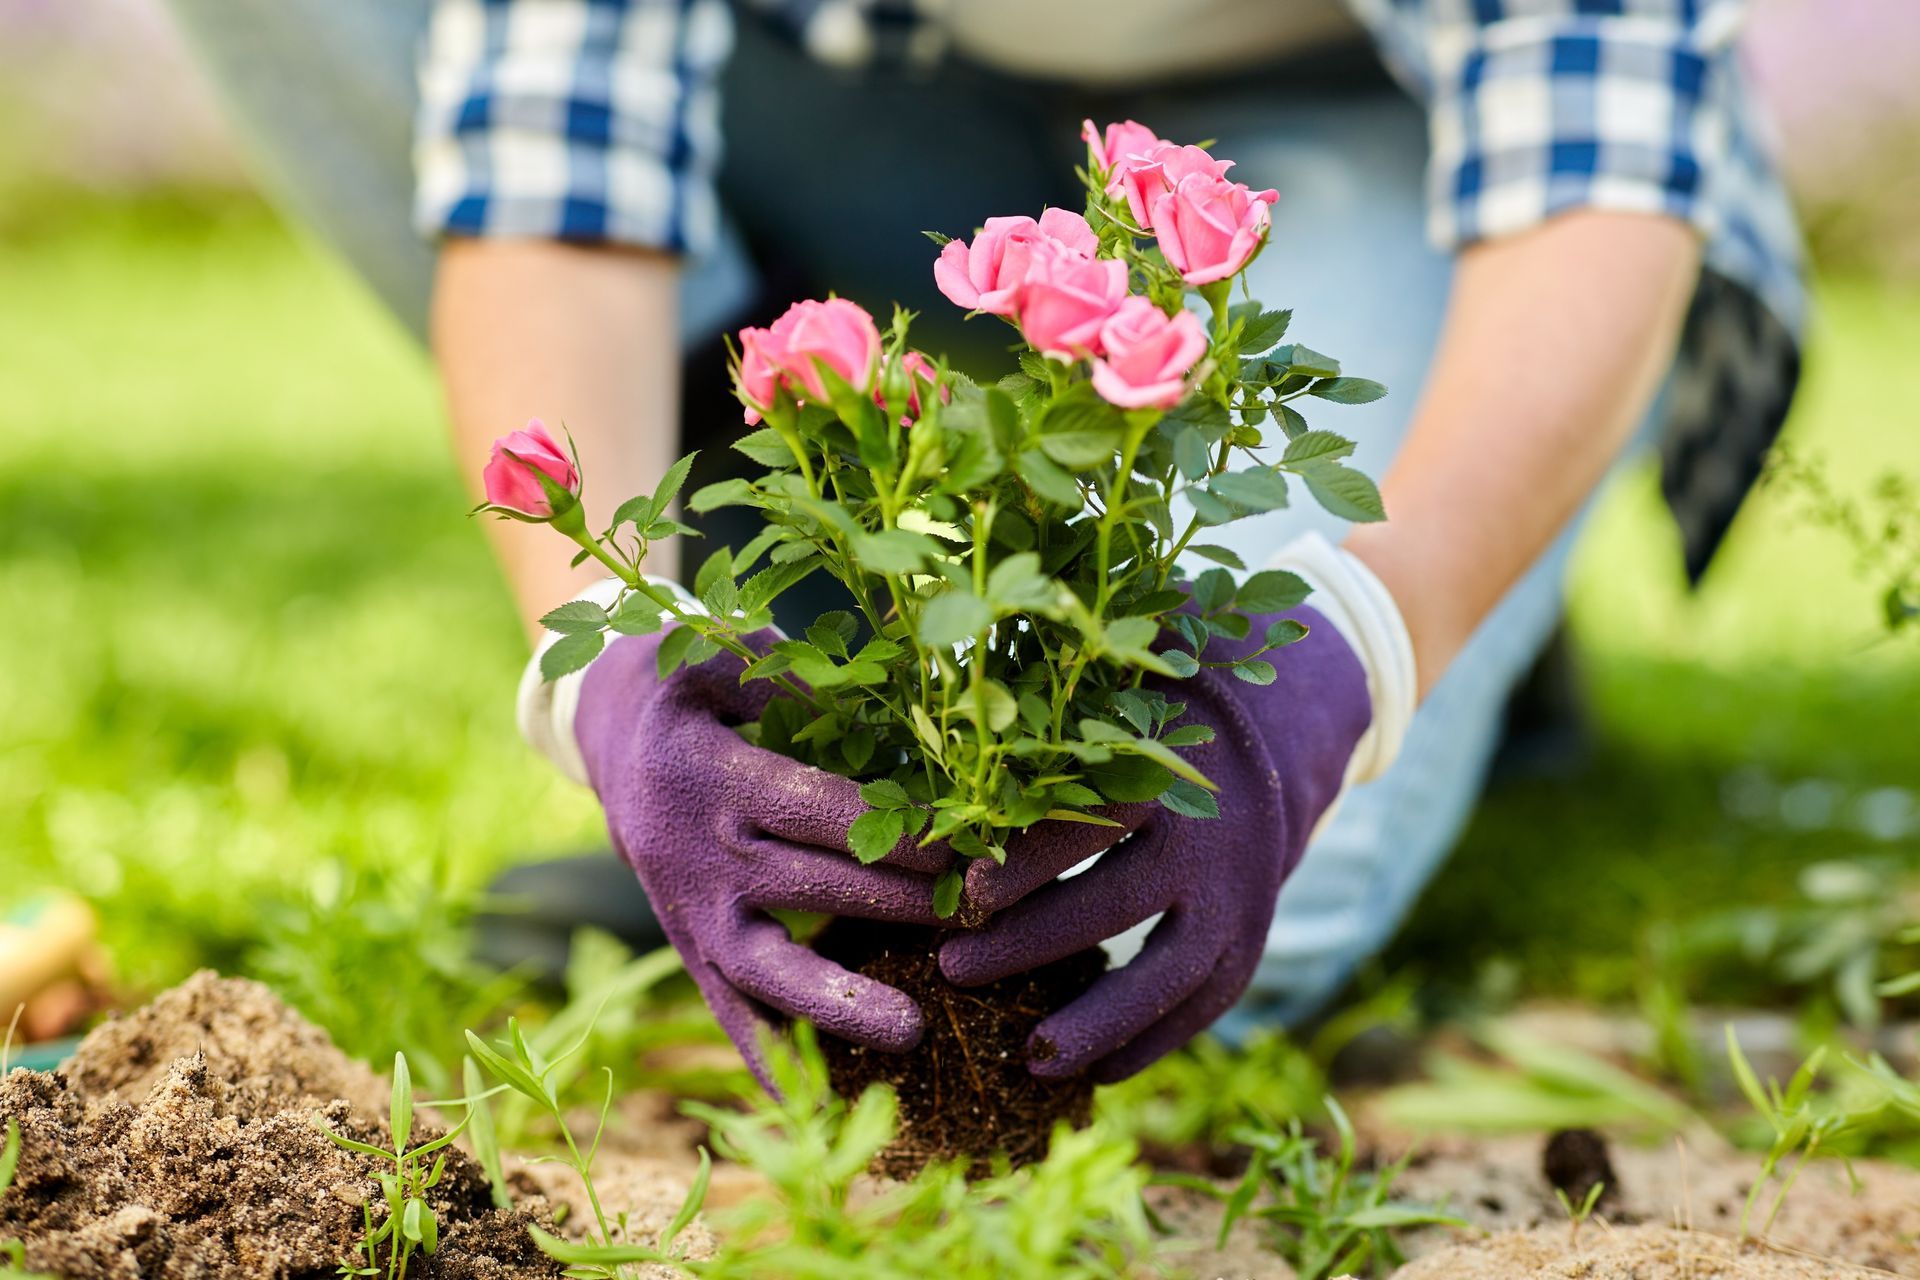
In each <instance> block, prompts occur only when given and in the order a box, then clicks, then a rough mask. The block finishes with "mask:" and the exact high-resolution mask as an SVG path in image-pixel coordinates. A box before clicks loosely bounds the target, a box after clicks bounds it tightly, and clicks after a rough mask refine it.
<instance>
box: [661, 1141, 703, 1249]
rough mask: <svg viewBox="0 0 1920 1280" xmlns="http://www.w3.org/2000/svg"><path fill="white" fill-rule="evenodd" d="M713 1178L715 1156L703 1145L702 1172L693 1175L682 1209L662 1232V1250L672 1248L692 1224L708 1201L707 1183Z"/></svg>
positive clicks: (681, 1204) (701, 1150)
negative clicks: (695, 1216)
mask: <svg viewBox="0 0 1920 1280" xmlns="http://www.w3.org/2000/svg"><path fill="white" fill-rule="evenodd" d="M712 1178H713V1157H712V1156H709V1155H708V1154H707V1149H706V1148H705V1147H701V1148H700V1172H698V1173H696V1174H694V1175H693V1185H692V1186H690V1187H688V1188H687V1198H686V1199H685V1200H682V1201H681V1202H680V1211H679V1212H678V1213H676V1214H674V1215H673V1221H672V1222H669V1223H668V1224H667V1229H666V1230H665V1231H662V1232H661V1233H660V1250H661V1252H663V1253H664V1252H666V1251H667V1250H669V1249H672V1248H673V1242H674V1240H675V1239H677V1238H678V1237H679V1235H680V1233H681V1232H682V1231H685V1230H686V1229H687V1227H688V1226H689V1225H691V1224H692V1222H693V1218H694V1215H695V1214H697V1213H699V1212H700V1206H701V1205H703V1204H705V1203H706V1201H707V1184H708V1182H710V1181H711V1180H712Z"/></svg>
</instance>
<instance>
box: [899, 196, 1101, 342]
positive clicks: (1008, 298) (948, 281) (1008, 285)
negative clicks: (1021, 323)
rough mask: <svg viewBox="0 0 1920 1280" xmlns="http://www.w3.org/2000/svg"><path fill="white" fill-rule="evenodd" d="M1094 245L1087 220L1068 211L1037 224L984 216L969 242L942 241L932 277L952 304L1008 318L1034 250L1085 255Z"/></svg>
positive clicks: (1017, 303)
mask: <svg viewBox="0 0 1920 1280" xmlns="http://www.w3.org/2000/svg"><path fill="white" fill-rule="evenodd" d="M1099 247H1100V238H1099V237H1098V236H1096V235H1094V233H1093V228H1092V227H1090V226H1088V225H1087V220H1086V219H1085V218H1083V217H1081V216H1080V215H1079V214H1077V213H1074V212H1073V211H1072V210H1070V209H1048V210H1047V211H1046V212H1045V213H1043V214H1041V215H1040V220H1039V221H1038V222H1035V221H1034V220H1033V219H1032V218H1029V217H1025V216H1020V217H1012V218H988V219H987V222H986V225H985V226H983V227H981V228H980V234H979V235H977V236H975V237H974V238H973V243H971V244H968V243H967V242H966V241H964V240H949V241H947V243H946V246H945V247H944V248H942V249H941V250H940V257H939V258H938V259H937V260H935V262H934V264H933V280H934V283H935V284H937V285H938V286H939V287H940V292H941V293H943V294H945V295H946V296H947V300H948V301H950V302H952V303H953V304H954V305H955V306H958V307H965V308H966V309H967V310H969V311H984V312H986V313H987V314H988V315H995V316H1010V315H1012V314H1013V313H1014V312H1015V311H1017V310H1018V309H1019V306H1020V288H1021V286H1022V285H1024V284H1025V283H1026V280H1027V276H1028V273H1029V272H1030V270H1031V269H1032V265H1033V256H1034V254H1035V252H1037V251H1039V250H1042V249H1046V250H1054V249H1065V250H1067V251H1069V252H1072V253H1077V254H1080V255H1081V256H1082V257H1087V258H1091V257H1092V256H1093V255H1094V253H1095V252H1096V251H1097V250H1098V249H1099Z"/></svg>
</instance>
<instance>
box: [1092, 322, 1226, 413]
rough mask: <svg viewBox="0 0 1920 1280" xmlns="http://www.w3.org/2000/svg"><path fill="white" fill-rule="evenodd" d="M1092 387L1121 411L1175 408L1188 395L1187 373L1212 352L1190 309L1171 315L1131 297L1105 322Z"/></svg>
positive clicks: (1101, 330) (1095, 362)
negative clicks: (1208, 350)
mask: <svg viewBox="0 0 1920 1280" xmlns="http://www.w3.org/2000/svg"><path fill="white" fill-rule="evenodd" d="M1100 347H1101V351H1102V355H1101V358H1100V359H1098V360H1095V361H1094V362H1093V389H1094V390H1095V391H1098V392H1099V393H1100V397H1101V399H1103V400H1105V401H1106V402H1107V403H1108V404H1117V405H1119V406H1120V407H1121V408H1122V409H1149V408H1151V409H1171V408H1173V406H1175V405H1177V404H1179V403H1180V400H1181V398H1182V397H1183V396H1185V395H1186V394H1187V375H1188V374H1189V373H1191V372H1192V371H1193V366H1194V365H1195V364H1196V363H1197V362H1198V361H1199V359H1200V357H1201V356H1203V355H1205V354H1206V352H1207V335H1206V331H1205V330H1204V329H1202V328H1201V327H1200V317H1199V316H1196V315H1194V314H1193V312H1191V311H1181V312H1180V313H1179V314H1177V315H1173V316H1169V315H1168V314H1167V313H1166V312H1164V311H1162V310H1161V309H1160V308H1159V307H1156V306H1154V305H1153V303H1152V302H1151V301H1149V300H1148V299H1146V298H1142V297H1138V296H1136V297H1130V298H1128V299H1127V300H1126V301H1124V302H1122V303H1121V304H1120V306H1119V309H1118V310H1116V311H1115V312H1114V313H1113V314H1112V315H1110V316H1108V317H1107V320H1106V323H1105V324H1103V325H1101V326H1100Z"/></svg>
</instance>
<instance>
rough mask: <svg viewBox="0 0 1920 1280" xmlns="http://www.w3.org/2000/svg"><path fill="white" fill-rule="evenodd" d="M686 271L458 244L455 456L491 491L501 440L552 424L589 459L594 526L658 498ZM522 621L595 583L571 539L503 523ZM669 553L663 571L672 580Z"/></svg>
mask: <svg viewBox="0 0 1920 1280" xmlns="http://www.w3.org/2000/svg"><path fill="white" fill-rule="evenodd" d="M678 273H679V268H678V266H677V264H676V262H675V260H674V259H672V258H670V257H666V256H664V255H660V254H653V253H646V252H640V251H631V250H624V249H611V248H597V247H581V246H573V245H565V244H559V243H555V242H552V241H542V240H455V241H452V242H450V243H448V245H447V246H446V247H445V248H444V249H442V250H441V254H440V265H439V272H438V275H437V277H436V279H435V282H434V296H433V320H432V325H433V352H434V358H435V360H436V361H437V362H438V364H439V367H440V378H441V384H442V386H443V388H444V389H445V392H446V397H447V411H448V416H449V418H450V419H451V421H452V428H453V438H454V448H455V451H456V454H457V456H458V458H459V459H460V461H461V463H462V464H463V465H462V470H463V472H464V473H465V474H466V475H467V476H468V477H469V478H470V479H471V480H473V481H476V482H477V481H478V479H479V475H480V464H481V462H482V461H483V460H484V459H485V456H486V451H487V446H488V445H489V443H490V442H492V441H493V440H494V439H495V438H496V437H498V436H500V435H502V434H504V433H505V432H507V431H509V430H512V429H514V428H516V427H519V426H521V425H522V424H524V423H525V422H526V420H527V419H528V418H542V419H544V420H546V422H547V423H548V424H549V425H550V426H552V427H554V428H555V429H556V430H557V429H558V428H559V427H560V426H561V425H563V424H564V425H565V427H566V428H567V430H568V431H570V432H571V433H572V434H573V438H574V440H575V441H576V442H577V443H578V444H579V447H580V456H581V457H582V458H583V459H586V460H588V462H589V465H590V470H589V471H588V473H587V485H586V490H585V493H584V494H583V500H584V501H585V504H586V508H587V520H588V523H589V525H590V526H591V527H593V528H601V527H604V525H605V524H606V522H607V520H608V519H610V518H611V516H612V514H613V509H614V507H615V506H616V505H618V504H619V503H620V502H621V501H622V500H624V499H625V498H627V497H630V496H632V495H633V494H635V493H639V492H642V491H648V490H651V489H652V488H653V486H654V485H655V483H657V482H658V480H659V478H660V477H661V475H663V474H664V473H665V472H666V469H667V467H668V465H669V464H671V462H672V461H673V458H674V456H675V454H676V452H677V450H678V447H679V446H678V435H679V421H680V419H679V395H680V387H679V379H680V361H679V341H678V298H679V295H678ZM489 525H490V528H489V532H490V534H492V536H493V545H494V550H495V552H496V554H497V555H498V556H499V558H500V563H501V567H502V569H503V570H504V572H505V573H506V576H507V581H508V584H509V585H510V586H511V588H512V590H513V594H514V598H515V600H516V601H517V602H518V604H519V607H520V613H521V616H522V617H523V618H524V619H525V620H526V622H527V626H528V628H529V630H530V631H531V630H537V625H536V622H535V620H536V619H537V618H539V616H540V615H541V614H542V613H544V612H546V611H547V610H548V609H551V608H552V607H553V606H554V605H555V604H557V603H559V602H560V601H562V600H564V599H566V598H567V597H568V596H569V595H570V594H572V592H574V591H575V590H577V589H578V588H579V587H580V586H581V585H582V584H584V583H586V582H588V581H591V580H592V579H594V578H596V577H599V576H601V574H600V571H598V570H597V569H595V568H594V567H593V566H590V565H589V566H582V567H581V568H579V569H569V568H568V566H567V560H568V547H567V544H566V542H565V541H564V540H563V539H560V538H552V537H530V536H528V535H527V531H526V530H525V529H522V528H519V527H518V526H509V525H505V524H495V523H494V522H491V521H489ZM677 551H678V548H677V547H675V546H673V545H672V544H665V545H663V546H662V547H661V548H660V549H659V552H658V553H657V554H656V556H655V557H650V561H649V568H650V569H652V570H653V571H655V572H663V573H669V572H671V571H672V569H673V566H672V565H671V564H668V563H667V561H668V560H670V559H671V558H672V557H673V556H674V555H675V554H676V553H677Z"/></svg>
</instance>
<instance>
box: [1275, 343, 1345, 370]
mask: <svg viewBox="0 0 1920 1280" xmlns="http://www.w3.org/2000/svg"><path fill="white" fill-rule="evenodd" d="M1271 359H1272V360H1273V362H1274V363H1275V364H1279V365H1285V366H1286V367H1287V368H1288V369H1291V370H1292V371H1293V372H1295V373H1304V374H1307V375H1309V376H1311V377H1315V378H1332V377H1335V376H1337V375H1338V374H1339V372H1340V362H1339V361H1338V360H1335V359H1334V358H1333V357H1332V356H1327V355H1321V354H1320V353H1319V352H1318V351H1315V350H1314V349H1313V348H1312V347H1307V346H1302V345H1300V344H1299V343H1297V342H1290V343H1288V344H1287V345H1286V346H1284V347H1281V348H1280V349H1279V350H1278V351H1275V352H1274V353H1273V355H1272V357H1271Z"/></svg>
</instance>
